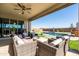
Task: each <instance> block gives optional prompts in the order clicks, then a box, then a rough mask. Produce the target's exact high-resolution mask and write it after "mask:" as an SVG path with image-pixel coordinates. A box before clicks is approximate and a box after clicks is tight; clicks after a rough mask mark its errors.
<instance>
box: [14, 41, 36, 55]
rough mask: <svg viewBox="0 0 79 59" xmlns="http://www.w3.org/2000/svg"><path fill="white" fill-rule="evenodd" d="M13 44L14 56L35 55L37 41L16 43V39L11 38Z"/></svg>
mask: <svg viewBox="0 0 79 59" xmlns="http://www.w3.org/2000/svg"><path fill="white" fill-rule="evenodd" d="M13 42H14V44H13V47H14V55H15V56H35V55H36V47H37V42H36V41H33V42H31V43H25V44H23V45H17V43H16V41H15V40H13Z"/></svg>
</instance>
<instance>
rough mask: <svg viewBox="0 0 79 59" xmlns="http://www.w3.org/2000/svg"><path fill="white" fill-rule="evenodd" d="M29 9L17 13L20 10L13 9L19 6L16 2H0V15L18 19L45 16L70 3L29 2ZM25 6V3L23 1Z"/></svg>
mask: <svg viewBox="0 0 79 59" xmlns="http://www.w3.org/2000/svg"><path fill="white" fill-rule="evenodd" d="M30 4H31V11H30V14H26V12H27V11H25V13H24V14H23V15H22V14H19V13H20V12H21V10H14V8H20V7H19V6H18V5H17V3H0V17H3V18H10V19H19V20H27V19H28V20H30V21H32V20H35V19H37V18H39V17H42V16H45V15H47V14H49V13H52V12H55V11H57V10H60V9H63V8H65V7H67V6H69V5H72V4H71V3H58V4H57V3H30ZM23 5H24V6H25V7H27V3H23Z"/></svg>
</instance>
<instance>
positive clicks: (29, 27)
mask: <svg viewBox="0 0 79 59" xmlns="http://www.w3.org/2000/svg"><path fill="white" fill-rule="evenodd" d="M24 29H26V32H27V33H28V32H30V31H31V22H30V21H27V20H26V21H24Z"/></svg>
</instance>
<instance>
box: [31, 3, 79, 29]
mask: <svg viewBox="0 0 79 59" xmlns="http://www.w3.org/2000/svg"><path fill="white" fill-rule="evenodd" d="M77 22H78V4H74V5H71V6H69V7H67V8H64V9H62V10H59V11H56V12H54V13H51V14H48V15H46V16H44V17H41V18H38V19H36V20H34V21H32V22H31V26H32V28H69V27H70V26H71V24H73V27H76V23H77Z"/></svg>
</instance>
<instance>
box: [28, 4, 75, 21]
mask: <svg viewBox="0 0 79 59" xmlns="http://www.w3.org/2000/svg"><path fill="white" fill-rule="evenodd" d="M72 4H74V3H56V4H55V5H52V6H51V7H49V8H48V9H46V10H44V11H42V12H41V13H39V14H37V15H35V16H33V17H31V18H30V19H29V20H30V21H33V20H35V19H38V18H40V17H43V16H46V15H48V14H50V13H53V12H56V11H58V10H61V9H63V8H66V7H68V6H70V5H72Z"/></svg>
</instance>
